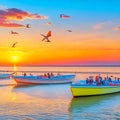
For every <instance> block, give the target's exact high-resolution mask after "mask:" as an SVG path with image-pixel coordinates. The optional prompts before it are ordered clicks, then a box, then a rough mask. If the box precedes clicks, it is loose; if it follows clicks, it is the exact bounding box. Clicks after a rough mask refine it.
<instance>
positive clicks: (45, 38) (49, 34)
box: [40, 30, 51, 42]
mask: <svg viewBox="0 0 120 120" xmlns="http://www.w3.org/2000/svg"><path fill="white" fill-rule="evenodd" d="M40 35H41V36H43V37H44V38H43V39H42V41H44V40H46V41H45V42H51V41H50V40H49V39H48V38H49V37H50V36H51V30H49V31H48V33H47V35H43V34H40Z"/></svg>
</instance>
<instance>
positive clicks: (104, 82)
mask: <svg viewBox="0 0 120 120" xmlns="http://www.w3.org/2000/svg"><path fill="white" fill-rule="evenodd" d="M112 77H113V76H107V77H104V78H103V77H102V76H101V75H97V76H95V78H94V77H93V76H89V78H86V84H87V85H93V84H95V85H110V84H113V83H119V84H120V78H117V77H115V79H114V80H112Z"/></svg>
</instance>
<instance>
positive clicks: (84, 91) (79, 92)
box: [71, 86, 120, 97]
mask: <svg viewBox="0 0 120 120" xmlns="http://www.w3.org/2000/svg"><path fill="white" fill-rule="evenodd" d="M71 92H72V95H73V97H80V96H94V95H103V94H111V93H116V92H120V86H71Z"/></svg>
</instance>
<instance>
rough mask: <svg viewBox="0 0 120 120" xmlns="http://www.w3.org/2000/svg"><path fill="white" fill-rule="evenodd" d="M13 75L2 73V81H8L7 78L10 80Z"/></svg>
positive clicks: (0, 77)
mask: <svg viewBox="0 0 120 120" xmlns="http://www.w3.org/2000/svg"><path fill="white" fill-rule="evenodd" d="M11 75H12V74H7V73H5V74H4V73H0V79H7V78H10V76H11Z"/></svg>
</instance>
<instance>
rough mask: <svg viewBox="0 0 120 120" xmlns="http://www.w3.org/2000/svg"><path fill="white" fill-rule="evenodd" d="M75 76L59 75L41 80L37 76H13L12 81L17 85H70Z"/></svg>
mask: <svg viewBox="0 0 120 120" xmlns="http://www.w3.org/2000/svg"><path fill="white" fill-rule="evenodd" d="M74 77H75V75H61V76H55V77H51V78H42V77H38V76H32V77H31V76H15V77H14V78H13V79H14V80H15V81H16V82H17V83H18V84H65V83H72V80H73V79H74Z"/></svg>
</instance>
